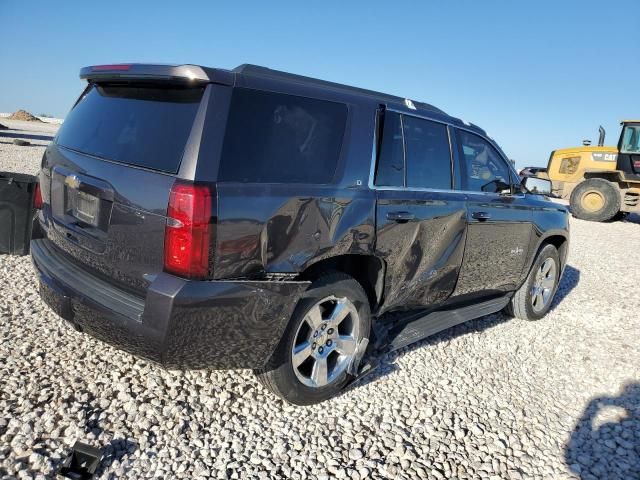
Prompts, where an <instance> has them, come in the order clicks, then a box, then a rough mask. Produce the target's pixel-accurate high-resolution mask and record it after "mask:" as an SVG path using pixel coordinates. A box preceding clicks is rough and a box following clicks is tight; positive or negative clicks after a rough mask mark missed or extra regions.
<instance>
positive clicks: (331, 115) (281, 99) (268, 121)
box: [218, 88, 347, 184]
mask: <svg viewBox="0 0 640 480" xmlns="http://www.w3.org/2000/svg"><path fill="white" fill-rule="evenodd" d="M346 121H347V106H346V105H345V104H343V103H336V102H329V101H325V100H317V99H313V98H307V97H299V96H295V95H286V94H281V93H273V92H261V91H256V90H249V89H244V88H236V89H234V92H233V97H232V100H231V109H230V113H229V120H228V122H227V129H226V133H225V140H224V146H223V149H222V159H221V163H220V170H219V172H218V180H219V181H221V182H225V181H227V182H250V183H315V184H325V183H329V182H331V180H332V179H333V177H334V174H335V171H336V166H337V163H338V158H339V156H340V150H341V146H342V139H343V137H344V131H345V124H346Z"/></svg>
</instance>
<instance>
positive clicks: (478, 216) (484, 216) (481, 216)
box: [471, 212, 491, 221]
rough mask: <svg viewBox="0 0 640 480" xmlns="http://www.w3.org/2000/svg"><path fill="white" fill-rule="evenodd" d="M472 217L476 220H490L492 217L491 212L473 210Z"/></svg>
mask: <svg viewBox="0 0 640 480" xmlns="http://www.w3.org/2000/svg"><path fill="white" fill-rule="evenodd" d="M471 217H472V218H475V219H476V220H480V221H483V220H489V219H490V218H491V214H490V213H489V212H473V213H472V214H471Z"/></svg>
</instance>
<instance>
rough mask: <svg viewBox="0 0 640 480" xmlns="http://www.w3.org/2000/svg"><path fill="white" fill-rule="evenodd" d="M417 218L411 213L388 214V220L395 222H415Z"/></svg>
mask: <svg viewBox="0 0 640 480" xmlns="http://www.w3.org/2000/svg"><path fill="white" fill-rule="evenodd" d="M414 218H416V216H415V215H414V214H413V213H411V212H389V213H387V220H392V221H394V222H408V221H409V220H413V219H414Z"/></svg>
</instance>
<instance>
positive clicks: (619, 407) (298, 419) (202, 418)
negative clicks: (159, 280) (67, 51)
mask: <svg viewBox="0 0 640 480" xmlns="http://www.w3.org/2000/svg"><path fill="white" fill-rule="evenodd" d="M11 126H12V127H13V128H24V127H20V126H18V125H13V124H12V125H11ZM42 127H44V126H42V125H39V126H38V132H35V134H36V135H44V134H46V133H43V131H42V130H40V128H42ZM48 128H51V127H50V126H49V127H48ZM52 131H53V129H52V130H48V132H52ZM5 132H6V131H5ZM23 133H24V132H23ZM49 134H51V133H49ZM0 142H2V143H0V170H17V171H24V172H32V173H33V172H35V171H36V170H37V168H38V164H39V161H40V156H41V154H42V148H40V147H14V146H13V145H7V144H6V137H4V138H3V137H0ZM40 143H44V142H40ZM571 228H572V240H571V241H572V245H571V253H570V259H569V266H568V267H567V271H566V273H565V275H564V278H563V281H562V284H561V287H560V291H559V293H558V296H557V298H556V301H555V305H554V308H553V310H552V311H551V312H550V314H549V315H548V316H547V317H546V318H544V319H543V320H541V321H538V322H531V323H530V322H525V321H521V320H515V319H508V318H506V317H505V316H504V315H502V314H497V315H490V316H487V317H483V318H481V319H478V320H475V321H472V322H469V323H467V324H466V325H463V326H458V327H455V328H453V329H451V330H448V331H446V332H443V333H442V334H439V335H437V336H435V337H433V338H431V339H429V340H427V341H423V342H421V343H419V344H417V345H415V346H413V347H410V348H407V349H404V350H401V351H399V352H396V353H394V354H392V355H389V356H387V357H386V358H384V361H383V366H382V367H381V368H380V370H378V371H377V372H375V373H374V374H372V375H371V376H370V377H368V378H367V379H366V381H364V382H363V383H361V384H360V385H357V386H354V387H353V388H352V389H350V390H349V391H348V392H346V393H345V394H344V395H341V396H340V397H338V398H336V399H334V400H331V401H329V402H326V403H324V404H321V405H317V406H313V407H307V408H294V407H290V406H288V405H286V404H283V403H282V402H281V401H280V400H278V399H276V398H274V397H272V396H270V395H268V394H266V392H265V391H264V390H263V389H262V388H261V387H260V386H259V385H258V384H257V382H256V380H255V379H254V378H253V376H252V375H251V373H250V372H248V371H236V372H224V371H220V372H217V371H210V372H207V371H197V372H168V371H163V370H161V369H159V368H157V367H156V366H154V365H152V364H149V363H147V362H145V361H143V360H139V359H136V358H133V357H131V356H129V355H127V354H124V353H121V352H119V351H117V350H115V349H113V348H111V347H109V346H106V345H104V344H102V343H100V342H98V341H95V340H92V339H91V338H89V337H88V336H86V335H82V334H79V333H76V332H75V331H73V330H71V329H69V328H68V327H66V326H65V325H64V323H63V322H62V320H60V319H59V318H57V317H56V316H55V315H54V314H53V313H51V312H50V311H49V310H48V309H47V308H46V307H45V306H44V304H43V303H42V302H41V300H40V298H39V296H38V293H37V288H36V282H35V277H34V273H33V270H32V267H31V264H30V261H29V258H28V257H27V258H18V257H8V256H2V257H0V299H1V303H0V381H1V383H0V478H14V477H17V478H38V479H43V478H48V477H49V476H50V475H51V472H52V471H53V470H54V469H55V468H56V467H57V466H58V465H59V464H60V462H61V461H62V459H63V458H64V457H65V455H66V454H67V452H68V450H69V447H70V446H71V445H72V444H73V442H74V441H75V440H77V439H79V440H82V441H85V442H88V443H90V444H92V445H95V446H99V447H106V453H107V456H106V459H105V461H104V462H103V463H102V466H101V467H100V475H99V478H136V479H139V478H151V477H160V478H210V477H213V478H298V479H306V478H319V479H320V478H351V479H359V478H362V479H364V478H434V479H441V478H460V479H463V478H469V479H471V478H474V479H475V478H487V479H499V478H509V479H519V478H536V479H549V478H583V479H590V478H608V479H615V478H620V479H623V478H624V479H634V478H635V479H638V478H640V367H639V365H640V349H639V347H638V345H640V328H638V311H640V297H639V296H638V293H637V287H638V285H640V255H639V254H638V252H637V251H635V249H637V248H638V245H640V217H638V216H633V217H631V218H630V219H628V220H627V221H624V222H616V223H610V224H596V223H587V222H582V221H579V220H575V219H573V220H572V225H571Z"/></svg>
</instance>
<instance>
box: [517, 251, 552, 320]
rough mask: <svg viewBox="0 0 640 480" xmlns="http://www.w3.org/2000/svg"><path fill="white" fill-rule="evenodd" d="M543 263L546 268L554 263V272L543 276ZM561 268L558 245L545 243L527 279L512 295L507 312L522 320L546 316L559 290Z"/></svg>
mask: <svg viewBox="0 0 640 480" xmlns="http://www.w3.org/2000/svg"><path fill="white" fill-rule="evenodd" d="M543 265H544V266H545V267H544V268H545V269H546V268H547V266H548V265H552V269H553V272H549V275H547V274H543V275H542V277H541V273H542V272H543ZM560 268H561V266H560V256H559V255H558V250H557V249H556V247H554V246H553V245H549V244H547V245H544V247H542V249H541V250H540V252H539V253H538V256H537V257H536V260H535V261H534V262H533V265H532V266H531V270H530V271H529V275H528V276H527V279H526V280H525V282H524V283H523V284H522V286H521V287H520V288H519V289H518V290H517V291H516V293H515V294H514V295H513V297H511V300H510V301H509V304H508V305H507V307H506V311H507V313H508V314H510V315H511V316H512V317H516V318H520V319H522V320H539V319H541V318H542V317H544V316H545V315H546V314H547V312H548V311H549V309H550V308H551V304H552V303H553V297H554V296H555V294H556V291H557V290H558V283H559V282H560ZM541 278H543V279H544V281H542V280H541ZM543 286H544V287H543ZM538 288H543V290H544V291H542V292H541V291H540V290H538ZM547 288H548V291H547V290H546V289H547ZM544 292H547V293H544ZM538 294H540V295H538ZM541 301H542V303H540V302H541Z"/></svg>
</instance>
